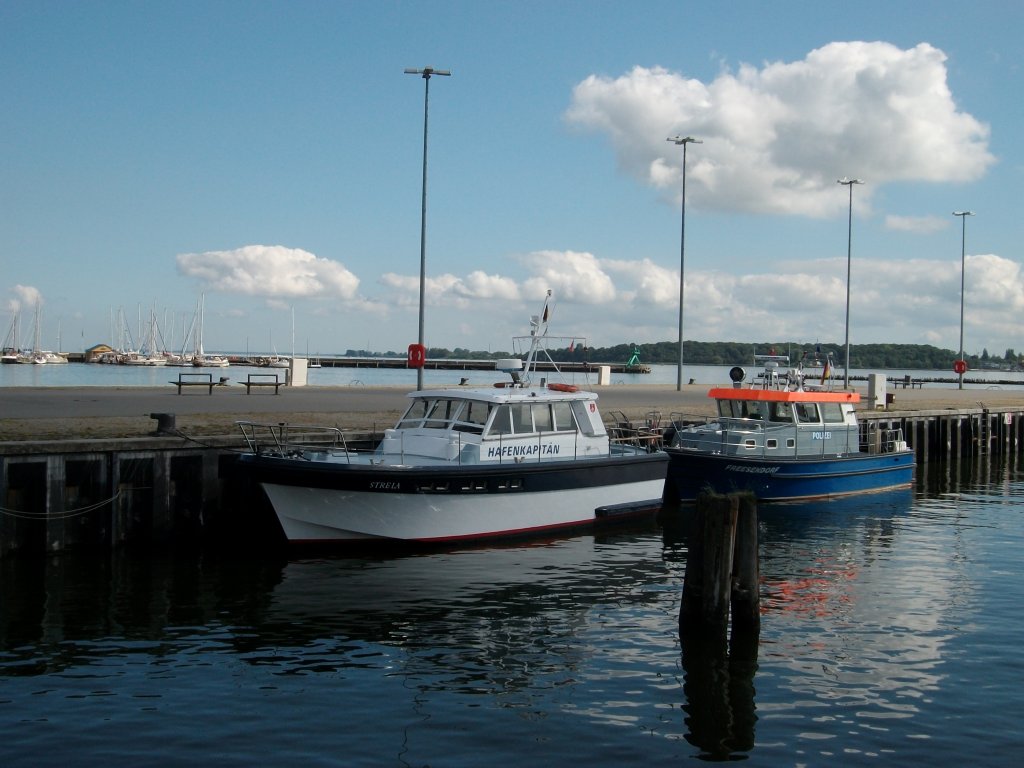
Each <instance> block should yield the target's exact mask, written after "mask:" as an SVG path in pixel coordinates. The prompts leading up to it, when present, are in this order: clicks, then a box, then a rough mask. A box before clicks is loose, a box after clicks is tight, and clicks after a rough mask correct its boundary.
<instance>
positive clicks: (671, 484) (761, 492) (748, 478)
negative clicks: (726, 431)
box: [665, 449, 914, 502]
mask: <svg viewBox="0 0 1024 768" xmlns="http://www.w3.org/2000/svg"><path fill="white" fill-rule="evenodd" d="M668 452H669V455H670V458H669V466H668V475H667V478H666V486H665V497H666V499H668V498H672V497H673V496H674V497H675V498H678V499H680V500H681V501H684V502H690V501H693V500H694V499H695V498H696V497H697V494H699V493H700V492H701V491H706V490H711V491H715V492H717V493H731V492H734V491H750V492H752V493H753V494H754V495H755V496H757V498H758V500H760V501H766V502H767V501H795V500H807V499H821V498H829V497H833V496H847V495H850V494H856V493H873V492H877V491H885V490H890V489H893V488H902V487H907V486H909V485H910V484H911V483H912V482H913V479H914V454H913V452H911V451H908V452H906V453H887V454H871V455H859V456H848V457H844V458H834V459H813V460H790V461H766V460H762V459H754V460H752V459H744V458H737V457H734V456H722V455H708V454H700V453H692V452H689V451H686V450H683V449H669V451H668Z"/></svg>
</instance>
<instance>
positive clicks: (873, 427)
mask: <svg viewBox="0 0 1024 768" xmlns="http://www.w3.org/2000/svg"><path fill="white" fill-rule="evenodd" d="M906 449H907V442H906V440H905V439H904V438H903V430H902V429H901V428H899V427H893V426H889V425H885V424H879V423H878V422H876V421H869V422H862V423H861V425H860V450H862V451H864V452H865V453H895V452H897V451H903V450H906Z"/></svg>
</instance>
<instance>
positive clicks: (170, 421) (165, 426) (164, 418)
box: [149, 413, 178, 436]
mask: <svg viewBox="0 0 1024 768" xmlns="http://www.w3.org/2000/svg"><path fill="white" fill-rule="evenodd" d="M149 418H151V419H156V432H153V433H152V434H153V435H154V436H157V435H173V434H175V433H176V432H177V431H178V430H177V427H175V426H174V414H173V413H151V414H149Z"/></svg>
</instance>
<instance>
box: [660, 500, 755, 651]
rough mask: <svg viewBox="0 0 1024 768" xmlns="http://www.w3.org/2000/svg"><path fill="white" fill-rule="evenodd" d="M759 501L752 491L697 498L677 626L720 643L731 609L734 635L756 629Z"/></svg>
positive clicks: (751, 631) (741, 634)
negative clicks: (716, 638) (703, 633)
mask: <svg viewBox="0 0 1024 768" xmlns="http://www.w3.org/2000/svg"><path fill="white" fill-rule="evenodd" d="M759 577H760V566H759V564H758V542H757V500H756V499H755V497H754V496H753V494H750V493H743V494H736V493H734V494H729V495H724V496H723V495H720V494H714V493H702V494H700V495H699V496H698V497H697V508H696V519H695V526H694V530H693V535H692V537H691V546H690V551H689V552H688V553H687V562H686V576H685V577H684V581H683V600H682V605H681V606H680V609H679V625H680V629H681V630H682V631H684V632H692V631H695V630H698V629H699V630H702V631H705V632H707V633H708V634H710V635H712V636H718V637H721V638H722V639H723V640H724V638H725V635H726V629H727V627H728V624H729V607H730V604H731V605H732V620H733V637H734V638H735V637H736V636H737V635H740V636H744V635H750V634H753V635H754V636H755V637H756V635H757V632H758V630H759V629H760V599H759V595H758V588H759V584H758V582H759Z"/></svg>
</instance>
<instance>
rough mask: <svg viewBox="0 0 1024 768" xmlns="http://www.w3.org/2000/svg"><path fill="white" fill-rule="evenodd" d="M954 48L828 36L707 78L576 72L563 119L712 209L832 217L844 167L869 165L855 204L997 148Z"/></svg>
mask: <svg viewBox="0 0 1024 768" xmlns="http://www.w3.org/2000/svg"><path fill="white" fill-rule="evenodd" d="M945 61H946V55H945V54H944V53H943V52H942V51H940V50H939V49H937V48H934V47H933V46H931V45H928V44H927V43H922V44H920V45H917V46H915V47H913V48H910V49H908V50H902V49H900V48H897V47H896V46H894V45H891V44H888V43H882V42H838V43H830V44H828V45H826V46H824V47H822V48H818V49H816V50H814V51H811V52H810V53H809V54H808V55H807V57H806V58H805V59H803V60H802V61H796V62H774V63H768V64H765V65H764V66H763V67H761V68H757V67H754V66H750V65H742V66H741V67H740V68H739V70H738V72H736V73H730V72H724V73H722V74H721V75H719V76H718V77H717V78H715V80H713V81H712V82H710V83H708V84H704V83H702V82H700V81H698V80H694V79H687V78H685V77H684V76H682V75H680V74H677V73H674V72H670V71H668V70H666V69H664V68H661V67H654V68H645V67H635V68H634V69H633V70H632V71H631V72H629V73H627V74H625V75H622V76H621V77H618V78H616V79H611V78H606V77H599V76H597V75H591V76H590V77H588V78H586V79H585V80H584V81H582V82H581V83H579V84H578V85H577V86H576V87H575V89H574V91H573V97H572V103H571V105H570V107H569V109H568V110H567V112H566V119H567V120H568V121H569V123H571V124H573V125H576V126H579V127H580V128H583V129H587V130H592V131H596V132H599V133H602V134H604V135H606V136H607V137H608V138H609V140H610V142H611V144H612V147H613V149H614V151H615V154H616V159H617V162H618V165H619V167H620V168H622V169H623V170H625V171H626V172H628V173H630V174H631V175H633V176H635V177H636V178H637V179H639V180H640V181H642V182H643V183H646V184H649V185H651V186H652V187H655V188H658V189H662V190H665V191H666V192H667V193H671V194H673V195H677V194H678V190H679V188H680V186H681V179H680V175H681V165H682V163H681V152H680V149H679V147H678V146H676V145H675V144H671V143H669V142H666V140H665V139H666V138H667V137H669V136H673V135H675V134H680V133H683V134H689V135H693V136H695V137H697V138H700V139H702V140H703V142H704V143H703V144H701V145H696V146H695V145H691V146H690V149H689V151H688V154H687V196H688V198H689V199H692V201H693V202H694V203H696V204H697V205H699V206H703V207H706V208H716V209H720V210H727V211H746V212H755V213H783V214H800V215H807V216H826V215H830V214H833V213H836V212H838V211H839V210H841V209H843V208H844V207H845V206H846V205H847V200H848V199H847V196H845V195H842V194H838V193H837V188H836V179H838V178H840V177H842V176H847V175H849V176H856V177H859V178H863V179H864V180H865V181H866V182H867V185H866V186H865V187H864V188H863V189H864V192H863V193H858V195H857V196H855V197H856V200H855V206H856V207H861V208H864V207H867V206H868V204H869V201H870V198H871V194H872V185H874V188H877V187H878V186H880V185H882V184H884V183H886V182H888V181H896V180H920V181H930V182H935V181H959V182H963V181H971V180H975V179H978V178H979V177H981V176H982V175H983V174H984V173H985V171H986V170H987V169H988V167H989V166H990V165H991V164H992V163H993V162H995V158H994V157H993V156H992V155H991V154H990V153H989V151H988V143H987V141H988V134H989V129H988V126H987V125H985V124H983V123H981V122H980V121H978V120H977V119H975V118H974V117H972V116H971V115H969V114H966V113H964V112H960V111H958V110H957V108H956V104H955V102H954V100H953V97H952V94H951V93H950V90H949V87H948V85H947V83H946V65H945Z"/></svg>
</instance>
